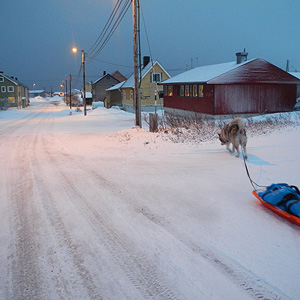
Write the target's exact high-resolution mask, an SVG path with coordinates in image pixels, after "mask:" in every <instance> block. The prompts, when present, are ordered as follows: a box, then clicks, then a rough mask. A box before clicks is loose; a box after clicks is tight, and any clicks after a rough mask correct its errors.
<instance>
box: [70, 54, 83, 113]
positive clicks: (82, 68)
mask: <svg viewBox="0 0 300 300" xmlns="http://www.w3.org/2000/svg"><path fill="white" fill-rule="evenodd" d="M72 50H73V52H74V53H76V52H77V51H81V54H82V59H81V64H82V77H83V110H84V115H85V116H86V99H85V96H86V95H85V52H84V50H78V49H77V48H73V49H72Z"/></svg>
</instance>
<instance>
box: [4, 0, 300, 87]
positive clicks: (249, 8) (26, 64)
mask: <svg viewBox="0 0 300 300" xmlns="http://www.w3.org/2000/svg"><path fill="white" fill-rule="evenodd" d="M116 2H117V0H1V4H0V25H1V45H0V71H3V72H4V74H6V75H9V76H15V77H17V78H18V79H19V80H20V81H21V82H23V83H24V84H26V85H27V86H28V87H29V89H33V84H35V89H44V88H46V89H47V90H48V91H50V89H51V87H52V89H53V91H60V88H59V86H60V84H61V83H63V82H64V81H65V80H66V79H68V78H69V74H70V73H71V74H72V76H73V83H74V84H75V82H76V79H77V78H78V81H77V85H76V87H77V88H80V87H81V84H82V74H81V73H79V71H80V64H81V53H77V54H74V53H72V47H73V46H76V47H78V48H79V49H83V50H85V51H86V52H87V56H88V55H89V53H88V50H89V49H90V48H91V47H92V46H93V45H94V43H95V42H96V40H97V38H98V36H99V34H100V33H101V31H102V29H103V27H104V26H105V24H106V22H107V20H108V18H109V16H110V14H111V12H112V10H113V7H114V5H115V3H116ZM124 3H125V1H124ZM140 3H141V9H142V13H143V16H144V18H141V40H142V56H145V55H149V54H150V51H149V47H148V43H147V39H146V34H145V26H144V21H145V25H146V29H147V32H148V37H149V44H150V50H151V54H152V57H153V59H154V60H158V61H159V62H160V63H161V64H162V65H163V66H164V68H165V69H166V70H167V71H169V73H170V74H171V75H175V74H178V73H181V72H183V71H184V70H185V68H186V66H188V67H191V65H193V67H196V66H197V65H198V66H204V65H210V64H217V63H223V62H230V61H234V60H235V53H236V52H240V51H243V49H244V48H245V49H246V52H248V53H249V55H248V59H251V58H256V57H260V58H263V59H265V60H267V61H269V62H270V63H273V64H274V65H276V66H278V67H280V68H282V69H285V67H286V62H287V59H289V61H290V71H295V70H297V71H300V15H299V12H300V1H299V0H293V1H292V0H240V1H236V0H228V1H224V0H210V1H208V0H205V1H202V0H186V1H180V0H141V1H140ZM132 48H133V46H132V6H130V8H129V9H128V11H127V13H126V15H125V17H124V19H123V20H122V22H121V24H120V26H119V27H118V29H117V30H116V32H115V33H114V35H113V36H112V38H111V39H110V40H109V42H108V43H107V45H106V46H105V47H104V48H103V50H102V51H101V52H100V53H99V55H98V56H97V57H96V59H94V60H93V61H91V62H90V63H87V65H86V81H87V82H90V81H95V80H96V79H97V78H99V77H101V76H102V74H103V71H106V72H109V73H112V72H114V71H116V70H119V71H120V72H121V73H122V74H124V75H125V76H127V77H128V76H129V75H130V74H131V73H132V72H133V50H132ZM87 59H88V57H87ZM78 75H79V76H78Z"/></svg>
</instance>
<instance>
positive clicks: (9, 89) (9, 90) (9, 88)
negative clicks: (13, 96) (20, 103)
mask: <svg viewBox="0 0 300 300" xmlns="http://www.w3.org/2000/svg"><path fill="white" fill-rule="evenodd" d="M7 91H8V92H9V93H13V92H14V91H15V87H14V86H12V85H9V86H8V87H7Z"/></svg>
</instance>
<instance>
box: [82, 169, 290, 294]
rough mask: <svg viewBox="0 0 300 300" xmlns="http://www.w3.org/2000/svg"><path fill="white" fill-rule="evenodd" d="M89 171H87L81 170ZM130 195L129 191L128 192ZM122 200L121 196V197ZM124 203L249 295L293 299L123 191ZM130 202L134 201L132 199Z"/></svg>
mask: <svg viewBox="0 0 300 300" xmlns="http://www.w3.org/2000/svg"><path fill="white" fill-rule="evenodd" d="M82 171H84V172H86V170H84V169H82ZM90 173H91V174H92V175H93V176H92V177H93V178H94V179H96V180H98V182H99V183H101V185H102V186H104V187H106V188H107V189H109V190H110V192H112V193H116V195H117V193H118V192H117V191H118V190H120V189H119V187H117V186H113V184H112V183H110V182H109V181H108V180H107V179H106V178H104V177H102V176H101V175H99V174H97V173H96V172H94V171H90ZM127 193H128V192H127ZM118 196H119V197H120V195H118ZM122 196H123V200H124V201H127V202H130V204H132V205H130V207H133V208H134V210H135V211H136V212H138V213H140V214H142V215H143V216H145V217H146V218H148V219H149V220H150V221H151V222H153V223H154V224H156V225H158V226H160V227H162V228H163V229H164V230H166V231H167V232H168V233H169V234H171V235H172V236H174V237H175V238H176V239H178V240H180V241H181V242H182V243H183V244H184V245H185V246H186V247H188V248H189V249H190V250H192V251H193V252H194V253H197V254H199V255H201V256H202V257H203V258H204V259H205V260H207V261H209V262H210V264H212V265H213V266H214V267H215V268H216V269H218V270H219V271H220V272H221V273H222V274H224V275H225V276H227V277H229V278H231V280H232V281H233V282H234V284H235V285H237V286H239V287H240V288H241V289H242V290H244V291H245V293H247V294H248V295H250V296H251V297H253V298H254V299H258V300H289V299H290V298H289V297H288V296H287V295H285V294H284V293H283V292H282V291H280V290H279V289H278V288H276V287H273V286H272V285H270V284H269V283H267V282H266V281H264V280H263V279H262V278H260V277H259V276H257V275H256V274H254V273H253V272H251V271H250V270H247V269H245V268H244V267H243V266H242V265H240V264H239V263H237V262H236V261H234V260H233V259H232V258H230V257H228V256H227V255H225V254H223V253H222V254H221V253H220V251H218V250H216V249H212V248H209V247H207V246H205V245H199V243H197V244H195V243H193V242H192V241H190V240H188V239H187V238H186V237H185V236H183V235H182V234H181V233H179V232H178V229H175V228H172V226H171V224H170V223H169V222H168V221H167V220H166V219H165V217H164V216H160V215H158V214H155V213H153V212H152V211H151V209H149V207H147V206H145V205H144V204H141V203H140V201H139V200H138V199H136V198H135V197H134V196H133V195H131V194H127V195H126V194H125V191H124V189H123V190H122ZM129 199H131V200H129Z"/></svg>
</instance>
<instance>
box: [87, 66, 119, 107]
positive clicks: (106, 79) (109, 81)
mask: <svg viewBox="0 0 300 300" xmlns="http://www.w3.org/2000/svg"><path fill="white" fill-rule="evenodd" d="M119 82H120V81H119V80H118V79H116V78H115V77H113V76H112V75H110V74H106V72H105V71H104V72H103V76H102V77H100V78H99V79H97V80H96V81H95V82H94V83H93V84H92V97H93V101H95V102H98V101H103V102H104V101H105V98H106V90H107V89H108V88H110V87H112V86H114V85H116V84H118V83H119Z"/></svg>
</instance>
